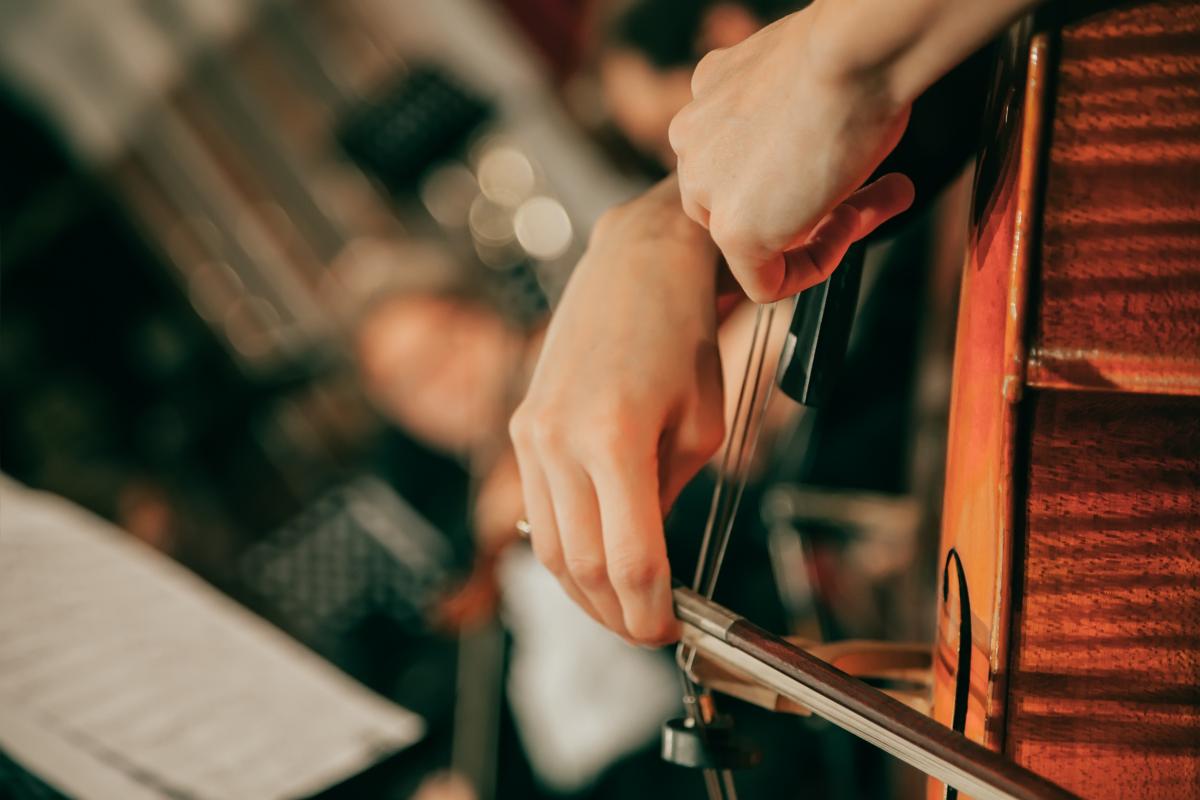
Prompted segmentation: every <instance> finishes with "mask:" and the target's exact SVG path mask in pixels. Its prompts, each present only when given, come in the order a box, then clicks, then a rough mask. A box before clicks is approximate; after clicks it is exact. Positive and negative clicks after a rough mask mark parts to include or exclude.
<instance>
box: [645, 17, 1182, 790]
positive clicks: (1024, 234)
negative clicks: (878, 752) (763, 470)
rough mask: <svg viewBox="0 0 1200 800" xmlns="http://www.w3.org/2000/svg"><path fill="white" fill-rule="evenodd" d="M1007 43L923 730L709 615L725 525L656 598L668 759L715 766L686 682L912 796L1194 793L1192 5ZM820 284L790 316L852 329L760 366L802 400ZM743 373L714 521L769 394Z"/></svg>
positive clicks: (865, 691) (1036, 32) (1054, 29)
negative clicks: (888, 758) (693, 579)
mask: <svg viewBox="0 0 1200 800" xmlns="http://www.w3.org/2000/svg"><path fill="white" fill-rule="evenodd" d="M1005 45H1006V47H1005V51H1004V53H1003V57H1002V59H1001V63H1000V65H999V68H998V70H997V77H996V83H995V85H994V91H993V97H992V118H993V121H994V127H993V129H992V136H991V138H990V139H989V142H988V145H987V147H986V149H985V151H984V153H983V155H982V156H981V158H980V162H979V166H978V171H977V176H976V188H975V207H974V218H973V226H972V234H971V239H970V254H969V257H968V260H967V265H966V269H965V270H964V276H963V294H962V307H961V311H960V319H959V328H958V335H957V347H956V354H955V359H956V361H955V371H954V388H953V416H952V422H951V437H950V446H949V463H948V469H947V473H948V479H947V485H946V491H945V515H944V527H943V535H942V545H941V549H940V555H939V558H940V560H939V564H941V565H942V579H941V604H940V609H939V629H938V637H937V642H936V645H935V649H934V652H933V654H932V655H933V658H932V672H933V674H932V684H933V687H934V692H933V709H932V716H933V719H932V720H931V719H930V718H929V717H926V716H925V715H923V714H921V713H919V712H918V711H916V710H914V708H913V707H910V706H909V705H905V704H904V703H902V702H900V701H899V700H898V699H896V698H895V697H893V696H889V694H888V693H887V692H885V691H881V690H879V689H876V688H873V687H871V686H868V685H867V684H865V683H863V682H861V681H858V680H855V679H854V678H852V677H850V675H847V674H846V673H844V672H842V671H841V670H839V669H837V668H836V667H835V666H832V665H830V664H828V663H826V662H825V661H823V660H821V659H820V658H818V657H816V656H815V655H814V654H813V653H811V652H806V651H805V650H804V649H802V648H800V647H797V646H796V645H795V644H793V643H791V642H788V641H785V640H783V639H780V638H779V637H775V636H773V635H771V634H769V633H767V632H765V631H763V630H761V629H760V628H757V627H756V626H754V625H753V624H751V623H750V622H748V621H747V620H745V619H743V618H741V617H739V616H737V615H736V614H733V613H732V612H729V611H728V610H726V609H723V608H721V607H719V606H716V605H715V604H713V603H711V601H710V598H711V594H712V593H711V588H712V585H713V582H715V571H718V570H719V567H720V561H721V559H722V558H723V553H724V549H725V547H726V546H727V544H728V530H727V526H728V525H729V524H731V522H730V520H731V519H732V514H731V513H730V512H728V511H723V512H721V513H718V514H716V515H715V516H716V518H717V520H718V521H717V524H716V528H717V530H718V531H720V533H719V534H718V537H717V540H716V545H715V555H711V556H709V558H711V559H713V560H714V561H715V569H714V566H713V565H712V564H710V565H708V566H707V567H706V566H705V564H704V563H702V564H701V568H700V571H698V576H699V574H701V572H703V573H704V575H705V577H704V579H703V580H700V579H699V577H698V581H697V586H698V587H702V588H700V590H699V593H697V592H693V591H688V590H686V589H677V590H676V614H677V616H679V617H680V619H681V620H683V622H684V631H685V633H684V643H683V645H682V646H681V650H680V654H681V655H680V663H681V667H682V668H683V670H684V674H685V680H687V681H692V682H694V683H695V684H696V685H694V686H692V687H691V688H690V689H689V691H690V693H691V694H690V696H691V697H694V698H696V699H694V700H693V701H692V702H691V703H689V708H694V709H696V710H695V711H692V713H691V714H690V719H691V720H692V724H691V726H690V730H689V734H690V739H689V740H688V741H687V742H686V743H685V744H686V747H684V746H683V745H681V744H679V743H678V742H675V741H674V738H678V735H677V732H676V731H670V732H669V734H670V735H669V736H668V737H667V739H666V740H665V744H664V750H665V751H669V752H667V755H668V756H673V755H675V756H677V755H678V754H680V753H684V752H686V753H699V754H700V757H696V758H693V760H694V761H695V762H696V764H695V765H697V766H704V767H708V768H714V767H723V766H733V765H735V764H734V762H735V761H736V760H737V759H736V758H730V757H728V750H729V748H728V747H727V742H728V741H729V740H730V734H729V732H728V731H729V724H728V721H726V720H723V719H721V718H719V717H717V716H716V715H715V713H714V712H713V711H711V708H712V706H711V700H710V699H709V698H707V696H706V694H705V691H706V690H705V689H703V688H702V687H700V686H699V684H702V683H703V682H704V681H705V680H707V681H709V682H710V684H711V686H712V687H715V688H723V689H724V690H726V691H729V692H730V693H732V694H735V695H738V696H740V697H743V698H746V699H752V700H755V701H757V702H760V703H761V704H763V705H767V706H768V707H775V708H782V709H789V710H794V709H792V708H791V706H794V705H799V706H802V707H804V708H806V709H808V710H811V711H812V712H814V713H816V714H819V715H821V716H823V717H825V718H827V719H829V720H830V721H832V722H834V723H835V724H837V725H839V726H841V727H843V728H845V729H847V730H849V731H851V732H853V733H855V734H856V735H858V736H860V737H862V738H864V739H866V740H868V741H871V742H872V743H874V744H876V745H878V746H880V747H881V748H883V749H885V750H887V751H888V752H890V753H892V754H893V755H895V756H897V757H899V758H901V759H903V760H905V761H906V762H908V763H909V764H911V765H913V766H915V767H917V768H918V769H921V770H922V771H924V772H926V773H927V774H928V775H930V776H932V777H933V778H935V779H936V780H937V781H938V782H931V784H930V787H929V794H930V797H934V796H939V795H942V794H943V793H944V796H946V797H947V798H954V797H956V796H957V795H958V792H959V791H960V790H961V791H963V792H967V793H970V794H971V795H972V796H973V797H978V798H1012V797H1029V798H1033V797H1046V798H1050V797H1071V796H1075V793H1078V795H1079V796H1084V797H1089V798H1092V797H1094V798H1108V797H1112V798H1137V797H1147V798H1148V797H1158V796H1171V797H1200V694H1197V691H1196V686H1197V683H1198V681H1200V646H1198V644H1197V641H1196V637H1195V635H1194V633H1195V631H1196V630H1197V627H1198V626H1200V271H1198V270H1200V211H1198V209H1200V145H1197V141H1198V139H1197V135H1196V120H1197V119H1200V92H1198V91H1197V87H1198V86H1200V5H1197V4H1195V3H1193V2H1184V1H1183V0H1179V1H1177V2H1152V3H1144V4H1140V5H1134V6H1129V7H1122V8H1118V9H1107V10H1100V11H1096V10H1095V9H1091V8H1088V9H1082V10H1081V9H1078V8H1076V7H1075V6H1072V5H1071V4H1064V6H1063V7H1056V8H1052V9H1048V10H1045V11H1044V12H1043V13H1040V14H1038V15H1036V16H1034V17H1031V18H1030V19H1027V20H1024V21H1023V22H1022V23H1021V24H1019V25H1017V26H1015V27H1014V29H1013V30H1012V31H1011V32H1010V34H1009V36H1008V38H1007V40H1006V42H1005ZM835 289H836V287H834V286H833V284H830V285H829V286H828V287H826V288H825V289H821V290H818V292H817V293H814V294H813V295H812V296H810V298H809V299H807V300H802V301H801V304H800V305H801V307H802V308H803V307H806V306H808V305H810V304H811V305H812V306H813V307H814V308H816V309H817V310H818V311H819V310H821V309H822V308H834V309H838V308H842V309H844V308H847V307H848V308H849V309H850V311H849V312H846V311H843V312H842V313H839V314H835V315H834V316H833V318H832V319H825V318H819V319H818V320H817V321H816V322H813V321H812V320H800V321H798V322H796V323H794V324H793V328H792V331H793V338H792V340H791V341H790V342H789V347H788V349H786V350H785V363H784V364H783V365H781V373H782V375H784V376H791V377H790V378H789V379H788V380H787V381H786V383H787V385H789V386H792V387H799V391H798V394H799V396H800V397H801V398H802V399H804V400H805V401H806V402H813V401H819V400H820V392H819V391H815V392H814V391H812V387H814V386H815V387H818V388H819V387H820V385H821V384H822V383H823V373H822V370H821V368H820V367H819V365H821V364H823V363H824V364H834V365H836V362H837V361H838V360H839V359H840V352H837V353H834V354H833V355H830V353H829V351H826V352H825V353H824V355H822V351H821V346H822V345H821V342H822V338H823V336H822V333H821V331H822V328H824V327H825V326H830V327H829V328H828V331H829V334H828V336H827V338H825V341H827V342H833V341H837V342H839V343H840V348H841V349H844V334H843V333H842V332H841V331H842V328H843V326H848V322H849V319H848V316H847V314H852V309H853V302H852V298H853V295H852V294H848V293H845V294H843V298H842V299H846V298H850V299H851V302H849V304H848V305H847V304H846V303H842V302H838V297H837V296H836V293H835V295H834V296H833V297H832V298H830V297H829V293H830V292H833V291H834V290H835ZM842 291H843V292H847V290H846V289H844V288H843V290H842ZM821 295H824V298H822V299H821V301H820V302H818V300H817V298H818V297H820V296H821ZM830 300H833V301H834V304H833V305H832V306H830ZM761 313H764V314H766V315H767V316H768V317H769V315H770V314H771V313H772V312H771V311H766V312H761ZM768 326H769V322H768ZM755 346H756V348H760V347H761V343H757V342H756V345H755ZM835 349H836V348H835ZM759 352H760V351H759ZM751 361H752V362H754V366H753V367H751V368H750V369H749V370H748V373H747V378H748V380H747V382H746V384H747V385H746V387H745V388H744V389H743V400H745V401H746V402H747V403H748V408H749V409H751V410H750V411H749V413H747V414H746V416H745V418H741V417H739V418H738V421H737V422H735V425H734V427H733V433H732V434H731V436H730V437H729V441H730V443H731V444H730V445H728V446H729V447H730V448H731V450H732V452H733V453H734V455H733V456H732V458H731V457H730V456H729V454H728V453H727V455H726V465H728V464H729V463H732V464H733V465H734V470H733V476H734V478H733V488H732V489H729V491H730V492H731V493H732V495H733V496H734V498H735V499H734V500H733V501H732V502H733V503H734V505H736V498H737V497H738V496H739V495H740V491H741V488H740V487H741V483H742V482H743V481H744V475H743V474H741V473H740V472H739V469H740V465H741V464H742V459H743V453H744V452H746V451H750V452H752V451H753V447H754V437H755V435H756V434H755V432H754V430H753V428H754V423H753V422H752V419H753V418H754V417H755V416H756V412H755V411H754V410H753V409H755V408H756V407H760V406H763V405H765V402H766V401H765V400H764V399H763V397H762V395H763V394H764V393H765V392H766V391H768V388H769V387H768V388H764V387H763V385H762V380H763V378H762V363H761V358H760V359H759V360H758V361H754V359H751ZM813 364H816V365H818V367H817V368H816V369H814V368H812V367H811V366H810V365H813ZM758 413H761V412H758ZM747 442H749V443H748V444H747ZM724 466H725V465H723V467H724ZM725 488H726V487H719V489H718V492H720V491H723V490H724V489H725ZM720 505H721V503H720V501H719V497H718V498H715V499H714V509H716V508H717V507H718V506H720ZM711 525H712V522H711V521H710V526H711ZM707 538H708V537H707V536H706V540H707ZM705 552H706V551H705V550H702V553H705ZM702 561H704V556H703V555H702ZM817 652H820V648H818V649H817ZM864 652H867V653H872V650H871V648H867V649H866V650H865V651H864ZM889 655H892V656H894V655H897V654H896V653H891V654H889V653H887V652H886V650H885V649H883V650H880V651H878V653H877V654H876V655H875V656H872V657H871V659H869V660H873V661H875V662H877V663H875V664H874V666H876V667H878V666H883V667H885V670H884V671H887V670H886V667H887V666H888V663H889V662H888V658H889ZM905 657H907V655H905ZM903 660H904V659H903V658H901V662H903ZM873 671H876V670H869V671H868V672H873ZM925 680H929V678H928V676H927V677H926V678H925ZM918 682H920V681H918ZM712 721H718V722H719V732H720V733H719V737H714V739H713V742H712V744H713V747H711V748H708V749H706V744H709V743H708V742H706V738H705V723H706V722H712ZM734 755H735V756H736V755H737V752H736V751H735V752H734ZM723 758H724V759H725V760H724V761H722V759H723ZM706 759H707V760H706ZM1047 779H1049V780H1047ZM1050 781H1053V783H1051V782H1050ZM942 783H944V784H945V788H944V789H943V787H942ZM1055 784H1058V785H1055ZM708 786H709V791H710V795H711V796H714V797H720V796H728V795H731V794H732V780H731V779H729V778H728V776H727V775H720V776H719V777H717V776H716V773H714V777H712V778H710V780H709V782H708ZM722 792H723V793H724V794H722Z"/></svg>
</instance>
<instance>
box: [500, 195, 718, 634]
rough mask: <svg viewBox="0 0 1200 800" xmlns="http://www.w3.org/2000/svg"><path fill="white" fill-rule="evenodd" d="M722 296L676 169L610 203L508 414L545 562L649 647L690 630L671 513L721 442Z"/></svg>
mask: <svg viewBox="0 0 1200 800" xmlns="http://www.w3.org/2000/svg"><path fill="white" fill-rule="evenodd" d="M716 291H717V290H716V249H715V248H714V246H713V245H712V243H711V241H710V240H709V238H708V236H707V234H706V233H705V231H704V230H703V229H702V228H700V227H699V226H697V225H695V224H694V223H692V222H691V221H690V220H688V219H687V217H686V216H685V215H684V214H683V211H682V209H681V208H680V205H679V192H678V186H677V184H676V183H675V180H674V179H673V178H668V179H666V180H664V181H663V182H661V183H659V184H658V185H657V186H655V187H654V188H652V189H651V190H650V191H648V192H647V193H645V194H643V195H642V196H641V197H639V198H637V199H635V200H633V201H631V202H629V203H627V204H625V205H623V206H619V207H617V208H615V209H613V210H611V211H609V212H607V213H606V214H605V215H604V217H603V218H602V219H601V220H600V222H599V223H598V224H597V225H596V229H595V231H594V233H593V235H592V238H591V241H590V243H589V245H588V249H587V252H586V253H585V254H584V256H583V259H582V260H581V261H580V262H579V265H578V266H577V267H576V268H575V272H574V274H573V275H572V276H571V280H570V282H569V283H568V285H567V289H566V292H565V293H564V295H563V298H562V301H561V303H560V304H559V307H558V309H557V311H556V313H555V315H554V317H553V319H552V320H551V322H550V327H549V330H548V332H547V335H546V342H545V345H544V348H543V350H542V353H541V357H540V359H539V361H538V365H537V368H536V369H535V370H534V374H533V379H532V382H531V384H530V388H529V391H528V394H527V395H526V397H525V399H524V401H523V402H522V403H521V405H520V407H519V408H518V409H517V412H516V414H515V415H514V416H513V418H512V422H511V424H510V432H511V434H512V438H513V443H514V446H515V448H516V455H517V462H518V465H519V467H520V473H521V483H522V489H523V494H524V499H525V511H526V514H527V518H528V520H529V523H530V525H531V527H532V534H531V537H530V538H531V541H532V545H533V549H534V552H535V553H536V555H537V557H538V559H539V560H540V561H541V562H542V563H543V564H544V565H545V566H546V567H547V568H548V569H549V570H550V571H551V572H552V573H553V574H554V575H555V576H556V577H557V578H558V580H559V582H560V583H561V584H562V586H563V589H564V590H565V591H566V592H567V594H569V595H570V596H571V597H572V598H573V599H574V600H575V601H576V602H577V603H578V604H579V605H580V606H582V607H583V609H584V610H585V611H587V612H588V613H589V614H591V615H592V616H593V617H594V618H596V619H597V620H599V621H600V622H602V623H603V624H604V625H606V626H608V627H609V628H611V629H612V630H614V631H616V632H617V633H619V634H621V635H622V636H624V637H626V638H627V639H629V640H632V641H634V642H637V643H641V644H650V645H655V644H664V643H667V642H670V641H674V640H675V639H677V638H678V636H679V627H678V623H677V622H676V621H675V618H674V615H673V612H672V598H671V575H670V567H669V565H668V563H667V551H666V543H665V541H664V539H663V514H664V512H665V511H666V509H667V508H669V507H670V505H671V503H672V502H673V501H674V499H675V497H676V496H677V495H678V494H679V492H680V490H682V488H683V486H684V484H686V483H687V481H688V480H690V479H691V478H692V477H693V476H694V475H695V474H696V472H698V471H699V470H700V468H701V467H702V466H703V465H704V463H705V462H706V461H707V460H708V458H709V457H710V456H711V455H712V454H713V453H714V452H715V451H716V450H717V448H718V447H719V446H720V444H721V441H722V438H723V436H724V420H723V414H722V390H721V367H720V356H719V354H718V350H717V317H716Z"/></svg>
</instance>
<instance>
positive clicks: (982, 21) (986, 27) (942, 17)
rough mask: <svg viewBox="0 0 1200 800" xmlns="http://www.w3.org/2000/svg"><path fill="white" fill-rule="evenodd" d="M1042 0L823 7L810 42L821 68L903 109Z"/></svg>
mask: <svg viewBox="0 0 1200 800" xmlns="http://www.w3.org/2000/svg"><path fill="white" fill-rule="evenodd" d="M1039 2H1041V0H816V2H814V4H813V5H812V6H811V7H810V8H809V10H808V11H806V12H802V13H811V14H813V15H814V17H813V23H812V26H811V37H812V41H811V42H810V43H809V47H810V52H811V53H812V57H813V59H814V66H815V67H817V68H819V69H822V70H824V71H827V74H831V75H834V76H836V77H838V78H839V79H842V80H852V81H854V82H855V83H858V84H861V83H862V82H864V81H865V82H868V83H873V84H874V85H875V87H876V90H877V91H878V92H879V93H880V94H881V95H882V96H883V97H884V98H885V99H886V100H887V101H888V103H889V104H890V105H894V106H897V107H902V106H907V105H908V104H910V103H911V102H912V101H913V100H915V99H916V98H917V96H918V95H920V94H921V93H922V92H924V91H925V89H927V88H928V87H929V86H930V85H931V84H933V83H934V82H935V81H936V80H938V78H940V77H941V76H942V75H944V74H945V73H946V72H948V71H949V70H950V69H951V68H953V67H954V66H955V65H956V64H958V63H959V62H960V61H962V60H963V59H965V58H966V57H967V56H969V55H970V54H971V53H973V52H974V51H975V50H976V49H978V48H979V47H980V46H982V45H983V44H984V43H985V42H987V41H988V40H989V39H991V38H992V37H994V36H995V35H996V34H998V33H999V32H1000V31H1002V30H1003V29H1004V28H1005V27H1006V26H1007V25H1009V24H1010V23H1011V22H1012V21H1013V20H1015V19H1016V18H1017V17H1019V16H1020V15H1021V14H1023V13H1025V12H1027V11H1029V10H1030V9H1032V8H1033V7H1035V6H1037V5H1038V4H1039Z"/></svg>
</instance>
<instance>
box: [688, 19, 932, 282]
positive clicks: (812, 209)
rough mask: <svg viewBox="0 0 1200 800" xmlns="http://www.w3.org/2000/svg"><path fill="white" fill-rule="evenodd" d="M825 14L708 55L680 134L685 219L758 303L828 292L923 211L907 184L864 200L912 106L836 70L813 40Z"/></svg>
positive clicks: (890, 183)
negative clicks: (858, 255) (867, 248)
mask: <svg viewBox="0 0 1200 800" xmlns="http://www.w3.org/2000/svg"><path fill="white" fill-rule="evenodd" d="M819 5H822V4H817V5H814V6H813V7H811V8H809V9H807V10H805V11H800V12H797V13H795V14H792V15H790V16H787V17H784V18H783V19H781V20H779V21H778V22H776V23H774V24H773V25H769V26H767V27H766V28H763V29H762V30H761V31H759V32H758V33H756V34H754V35H753V36H751V37H750V38H748V39H746V40H745V41H743V42H741V43H740V44H738V45H736V46H734V47H731V48H728V49H724V50H714V51H712V52H710V53H709V54H708V55H707V56H705V58H704V59H703V60H702V61H701V62H700V64H699V65H698V66H697V67H696V71H695V73H694V74H693V76H692V94H693V97H694V99H693V100H692V102H691V103H690V104H689V105H687V106H686V107H685V108H684V109H683V110H682V111H680V112H679V114H677V115H676V116H675V119H674V120H673V121H672V123H671V129H670V140H671V146H672V148H673V149H674V150H675V153H676V154H677V155H678V157H679V161H678V173H679V187H680V197H681V200H682V202H683V209H684V211H685V212H686V213H687V215H688V216H689V217H691V218H692V219H693V220H695V221H696V222H698V223H699V224H701V225H704V226H706V227H707V228H708V229H709V233H710V234H711V235H712V238H713V241H714V242H715V243H716V244H717V246H718V247H719V248H720V249H721V252H722V253H723V254H724V256H725V260H726V262H727V263H728V264H729V268H730V271H731V272H732V273H733V275H734V277H735V278H736V279H737V281H738V283H739V284H740V285H741V287H742V289H743V290H744V291H745V292H746V294H747V295H748V296H749V297H750V298H751V299H753V300H756V301H758V302H760V303H766V302H771V301H774V300H779V299H781V298H784V297H788V296H791V295H794V294H796V293H797V292H799V291H801V290H803V289H806V288H808V287H809V286H812V285H814V284H817V283H820V282H821V281H822V280H824V279H825V278H827V277H828V276H829V273H830V272H831V271H832V270H833V269H834V268H835V267H836V266H837V264H838V263H839V262H840V261H841V258H842V256H843V255H844V253H845V251H846V249H847V248H848V247H849V246H850V244H851V243H853V242H854V241H855V240H857V239H860V238H862V237H863V236H866V235H867V234H868V233H870V232H871V231H872V230H874V229H875V228H876V227H877V226H878V225H880V224H881V223H883V222H884V221H886V220H887V219H889V218H890V217H892V216H895V215H896V214H898V213H900V212H901V211H903V210H904V209H906V208H907V207H908V206H909V205H910V204H911V203H912V200H913V187H912V183H911V182H910V181H909V180H908V179H907V178H906V177H904V176H902V175H898V174H893V175H886V176H884V177H883V178H881V179H879V180H878V181H876V182H875V183H873V184H871V185H870V186H868V187H866V188H864V189H861V190H859V191H857V192H855V189H857V188H858V187H859V186H860V185H861V184H862V183H863V181H865V180H866V179H867V177H868V176H870V174H871V172H872V171H873V170H874V169H875V168H876V167H877V166H878V165H879V163H880V162H881V161H882V160H883V158H884V156H886V155H887V154H888V153H889V152H890V151H891V150H892V148H894V147H895V146H896V143H897V142H898V141H899V139H900V135H901V134H902V133H903V132H904V128H905V126H906V124H907V121H908V110H909V106H908V105H907V104H899V103H897V102H895V101H893V100H892V99H891V97H890V95H889V93H888V92H887V91H886V86H887V84H886V82H882V81H876V80H875V76H874V74H873V73H870V72H869V71H847V72H839V71H838V70H837V69H836V68H834V67H833V66H832V65H833V64H836V63H837V61H836V59H835V58H833V57H826V56H828V53H827V52H826V51H828V50H829V49H830V48H829V47H828V46H826V47H818V45H819V44H820V41H819V37H816V36H814V34H813V28H814V22H815V19H816V17H817V16H819V12H820V11H821V10H822V9H821V8H818V6H819ZM852 193H853V194H852Z"/></svg>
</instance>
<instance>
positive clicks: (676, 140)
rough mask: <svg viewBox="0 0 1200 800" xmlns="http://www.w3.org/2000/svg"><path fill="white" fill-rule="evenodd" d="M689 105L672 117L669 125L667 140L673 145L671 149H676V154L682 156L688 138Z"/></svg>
mask: <svg viewBox="0 0 1200 800" xmlns="http://www.w3.org/2000/svg"><path fill="white" fill-rule="evenodd" d="M687 109H688V107H687V106H684V107H683V108H682V109H681V110H680V111H679V112H678V113H676V114H675V116H674V117H672V118H671V123H670V124H669V125H668V126H667V142H668V143H669V144H670V145H671V149H672V150H674V151H675V155H677V156H679V157H681V158H682V156H683V145H684V142H685V140H686V138H687Z"/></svg>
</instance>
